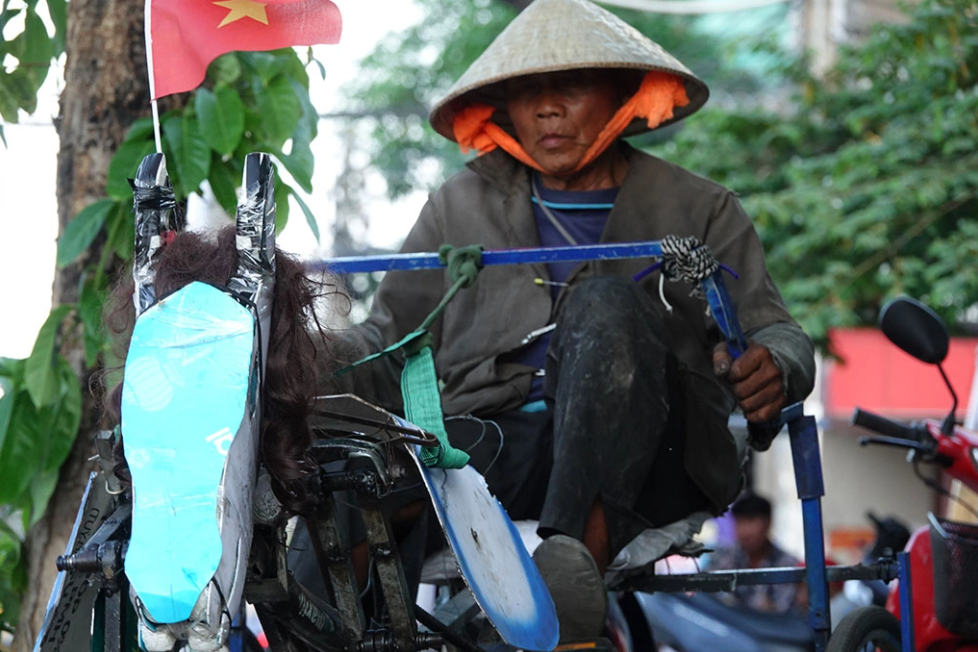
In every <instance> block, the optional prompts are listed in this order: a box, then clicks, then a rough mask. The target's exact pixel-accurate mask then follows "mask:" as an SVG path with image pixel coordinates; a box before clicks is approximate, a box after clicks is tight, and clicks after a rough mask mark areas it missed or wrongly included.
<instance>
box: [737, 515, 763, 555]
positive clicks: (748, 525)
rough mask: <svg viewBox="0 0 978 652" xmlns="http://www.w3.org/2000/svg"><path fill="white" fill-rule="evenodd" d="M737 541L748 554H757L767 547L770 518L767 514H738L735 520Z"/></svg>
mask: <svg viewBox="0 0 978 652" xmlns="http://www.w3.org/2000/svg"><path fill="white" fill-rule="evenodd" d="M735 525H736V529H737V541H739V542H740V546H741V547H742V548H743V549H744V552H746V553H747V554H748V555H754V554H759V553H761V552H763V551H764V548H765V547H767V542H768V533H769V532H770V530H771V519H770V518H768V517H767V516H740V517H738V518H737V520H736V522H735Z"/></svg>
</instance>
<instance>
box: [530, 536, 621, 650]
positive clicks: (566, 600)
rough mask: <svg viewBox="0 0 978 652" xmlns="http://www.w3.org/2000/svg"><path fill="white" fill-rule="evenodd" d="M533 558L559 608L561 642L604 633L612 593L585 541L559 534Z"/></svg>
mask: <svg viewBox="0 0 978 652" xmlns="http://www.w3.org/2000/svg"><path fill="white" fill-rule="evenodd" d="M533 561H534V562H536V565H537V568H539V569H540V574H541V575H542V576H543V581H544V582H546V583H547V588H548V589H550V596H551V597H552V598H553V600H554V606H555V607H556V608H557V621H558V622H559V623H560V642H561V643H566V642H570V641H580V640H584V639H594V638H597V637H598V636H600V635H601V628H602V627H603V626H604V621H605V617H606V616H607V614H608V594H607V592H606V591H605V588H604V581H603V580H602V578H601V574H600V573H599V572H598V566H597V564H595V563H594V559H593V558H592V557H591V553H590V552H588V549H587V548H586V547H585V546H584V544H583V543H581V542H580V541H578V540H577V539H574V538H572V537H568V536H565V535H563V534H555V535H553V536H551V537H548V538H547V539H545V540H544V542H543V543H541V544H540V546H539V547H538V548H537V549H536V551H534V553H533Z"/></svg>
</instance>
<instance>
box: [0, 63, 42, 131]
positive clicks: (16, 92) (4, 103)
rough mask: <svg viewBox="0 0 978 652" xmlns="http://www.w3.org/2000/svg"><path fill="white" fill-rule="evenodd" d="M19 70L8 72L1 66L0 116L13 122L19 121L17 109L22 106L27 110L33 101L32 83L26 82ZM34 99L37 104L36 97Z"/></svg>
mask: <svg viewBox="0 0 978 652" xmlns="http://www.w3.org/2000/svg"><path fill="white" fill-rule="evenodd" d="M17 72H18V71H17V70H16V69H15V70H14V71H13V72H10V73H8V72H6V70H4V67H3V66H0V118H3V119H4V120H5V121H6V122H9V123H11V124H16V123H17V120H18V115H17V111H18V110H19V109H21V108H23V109H24V110H25V111H26V110H27V108H28V107H29V106H30V103H31V101H32V91H31V88H30V85H28V84H25V83H24V77H23V75H20V76H18V75H17ZM33 101H34V102H35V105H36V98H34V99H33Z"/></svg>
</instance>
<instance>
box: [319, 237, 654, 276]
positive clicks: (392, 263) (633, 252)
mask: <svg viewBox="0 0 978 652" xmlns="http://www.w3.org/2000/svg"><path fill="white" fill-rule="evenodd" d="M661 256H662V245H661V244H660V243H659V242H656V241H649V242H623V243H617V242H616V243H609V244H596V245H581V246H573V247H533V248H528V249H487V250H486V251H483V252H482V264H483V265H485V266H487V267H489V266H492V265H526V264H532V263H574V262H583V261H585V260H618V259H621V258H659V257H661ZM323 266H324V267H325V268H326V269H327V270H329V271H331V272H335V273H336V274H355V273H361V272H397V271H411V270H417V269H438V268H439V267H445V265H444V264H443V263H442V262H441V261H440V260H439V257H438V254H437V253H410V254H391V255H387V256H353V257H350V258H332V259H327V260H324V261H323Z"/></svg>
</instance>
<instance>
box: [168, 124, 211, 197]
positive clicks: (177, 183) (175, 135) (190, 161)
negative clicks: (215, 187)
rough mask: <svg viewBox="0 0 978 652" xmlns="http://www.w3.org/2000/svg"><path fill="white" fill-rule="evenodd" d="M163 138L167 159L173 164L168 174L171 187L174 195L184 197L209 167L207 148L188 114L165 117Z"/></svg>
mask: <svg viewBox="0 0 978 652" xmlns="http://www.w3.org/2000/svg"><path fill="white" fill-rule="evenodd" d="M163 137H164V138H165V139H166V142H167V144H168V145H169V149H170V155H169V156H168V157H167V161H168V162H172V163H173V168H172V169H170V172H171V175H170V176H171V181H173V182H174V189H175V190H176V192H177V195H178V196H180V197H186V196H187V195H189V194H190V193H192V192H194V191H196V190H197V189H198V188H199V187H200V184H201V182H202V181H203V180H204V179H206V178H207V172H208V171H209V170H210V167H211V150H210V148H209V147H208V146H207V143H206V142H204V139H203V138H201V136H200V130H199V129H198V125H197V120H196V119H195V118H193V117H191V116H189V115H185V116H184V117H183V118H182V119H180V118H174V119H171V120H168V121H167V122H166V124H165V129H164V131H163ZM174 172H175V173H176V174H173V173H174Z"/></svg>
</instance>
